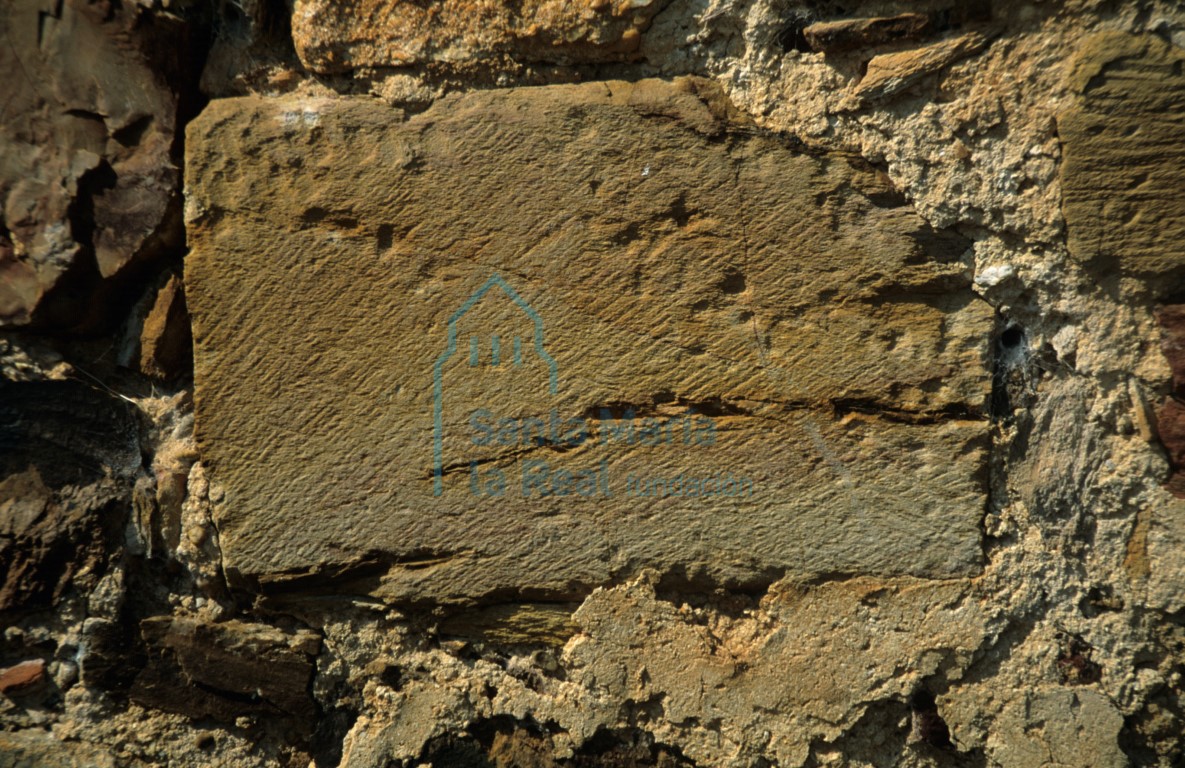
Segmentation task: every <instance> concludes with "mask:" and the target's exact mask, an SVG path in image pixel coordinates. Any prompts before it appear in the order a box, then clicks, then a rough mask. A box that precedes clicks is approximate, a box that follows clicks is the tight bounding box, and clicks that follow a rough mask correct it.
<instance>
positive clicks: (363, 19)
mask: <svg viewBox="0 0 1185 768" xmlns="http://www.w3.org/2000/svg"><path fill="white" fill-rule="evenodd" d="M665 4H666V3H665V2H664V1H663V0H577V1H576V2H572V1H571V0H526V1H525V2H521V3H500V2H491V1H490V0H477V2H474V1H473V0H446V2H443V3H435V4H431V5H423V4H421V3H417V2H412V0H364V1H363V2H348V3H340V2H333V0H297V2H296V3H295V5H294V8H293V14H292V36H293V40H294V42H295V43H296V52H297V54H298V55H299V56H300V60H301V62H302V63H303V64H304V65H305V66H306V67H308V68H309V69H312V70H314V71H317V72H339V71H342V70H348V69H357V68H360V67H392V66H401V65H407V64H417V63H422V62H426V61H448V62H459V61H466V60H468V61H473V62H478V61H481V60H482V59H486V58H491V57H497V56H513V57H519V58H522V59H525V60H527V61H550V62H558V63H572V62H593V61H614V60H620V59H622V58H625V57H627V56H629V55H630V54H632V53H634V52H635V51H637V49H638V46H639V44H640V43H641V39H642V33H643V31H645V29H646V28H647V27H648V26H649V24H650V19H651V18H652V17H653V16H654V14H655V13H657V12H658V11H659V10H660V9H661V8H662V7H663V6H664V5H665Z"/></svg>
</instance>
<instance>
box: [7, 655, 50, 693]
mask: <svg viewBox="0 0 1185 768" xmlns="http://www.w3.org/2000/svg"><path fill="white" fill-rule="evenodd" d="M44 679H45V660H44V659H31V660H29V661H22V662H21V663H19V664H15V665H13V666H11V667H8V668H7V669H0V693H4V694H12V693H19V692H21V691H25V690H28V689H30V688H32V687H34V686H36V685H37V684H38V683H40V682H42V681H43V680H44Z"/></svg>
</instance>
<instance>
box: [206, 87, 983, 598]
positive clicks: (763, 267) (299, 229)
mask: <svg viewBox="0 0 1185 768" xmlns="http://www.w3.org/2000/svg"><path fill="white" fill-rule="evenodd" d="M697 88H704V89H707V92H706V96H704V97H703V99H701V98H700V97H699V96H697V93H696V89H697ZM713 100H715V102H719V101H721V97H720V96H719V94H718V92H716V91H715V90H714V89H711V88H709V87H708V85H707V84H704V83H702V82H699V81H694V80H684V81H679V82H677V83H675V84H674V85H666V84H663V83H660V82H657V81H642V82H640V83H637V84H632V85H631V84H627V83H622V82H608V83H598V84H590V85H585V86H572V87H569V86H557V87H551V88H544V89H519V90H511V91H503V92H498V93H492V94H476V95H472V96H466V97H462V98H459V99H454V100H446V101H445V102H443V103H442V104H441V105H439V106H438V107H434V108H433V109H431V110H429V111H428V112H426V113H424V114H422V115H418V116H416V117H414V118H412V119H411V120H409V121H407V122H406V123H403V122H402V121H401V120H400V115H399V114H398V113H394V112H392V111H391V110H389V109H387V108H385V107H383V106H381V105H376V104H374V103H373V102H371V101H349V100H344V101H335V102H327V101H307V100H299V99H291V100H280V101H277V100H268V101H263V100H226V101H223V102H219V103H217V104H214V105H211V107H209V108H208V109H207V111H206V112H205V113H204V114H203V116H202V117H201V118H199V120H198V121H197V122H195V123H194V124H192V126H191V128H190V132H189V142H188V147H189V150H188V159H187V163H188V176H187V182H186V183H187V189H188V190H189V200H188V203H187V205H188V217H187V221H188V225H189V230H190V245H191V248H192V249H193V252H192V254H191V256H190V258H189V260H188V262H187V271H186V276H187V283H188V285H189V290H190V302H191V305H192V311H193V313H194V328H195V343H196V362H197V397H198V400H197V434H198V441H199V448H200V450H201V451H202V453H203V456H204V457H205V458H206V459H207V461H208V462H209V465H210V467H211V470H212V479H213V480H214V481H215V482H216V483H218V484H219V485H220V486H221V488H222V489H223V490H224V491H225V494H226V495H225V498H224V500H223V501H222V502H221V503H220V504H219V505H218V507H217V512H216V519H217V521H218V526H219V530H220V537H221V543H222V548H223V550H222V551H223V557H224V564H225V566H226V567H227V568H228V569H230V570H231V571H232V572H234V573H237V575H238V576H239V577H241V578H243V579H246V580H248V581H252V582H272V581H277V580H283V579H284V578H285V577H286V576H285V575H286V574H287V575H289V576H291V575H297V574H303V573H311V572H314V571H316V570H318V569H320V568H322V567H345V566H349V565H351V563H360V562H364V561H367V560H372V561H373V560H375V559H378V560H380V561H382V562H383V563H386V564H388V565H390V564H392V563H394V564H395V566H394V567H391V568H390V570H389V572H388V573H387V574H385V575H383V576H382V577H381V587H379V588H378V591H379V592H380V593H382V594H388V595H390V596H392V597H399V596H402V597H404V598H408V599H423V598H424V597H426V596H441V597H450V598H451V597H465V596H479V595H482V594H485V593H487V592H492V591H495V590H507V589H518V590H521V591H522V592H523V593H524V594H527V593H531V592H532V591H537V590H539V591H543V592H550V593H556V594H562V593H564V592H566V591H569V590H571V589H572V588H574V587H575V588H580V587H583V588H585V589H588V588H591V587H592V586H595V585H596V584H599V583H602V582H604V581H605V580H607V579H609V578H610V577H611V576H612V575H613V574H618V573H624V574H628V573H630V572H631V571H636V569H637V568H638V567H639V566H642V565H651V566H655V567H658V568H660V569H662V570H664V571H672V572H673V571H676V570H677V571H679V572H682V573H684V574H685V575H686V576H687V577H688V578H696V579H698V578H709V579H711V580H713V581H724V582H730V583H749V582H752V581H753V580H755V579H761V578H764V577H765V576H764V574H766V573H768V572H778V573H782V572H788V573H793V574H797V575H799V576H801V577H802V578H809V577H813V576H817V575H819V574H823V573H832V572H866V573H880V574H890V573H909V574H915V575H932V576H943V577H945V576H954V575H967V574H971V573H974V572H976V571H977V570H978V568H979V565H980V541H979V534H978V524H979V520H980V517H981V516H982V513H983V506H984V501H985V495H984V491H985V486H984V478H985V469H986V464H985V453H984V448H985V447H986V420H985V419H984V409H985V405H986V401H987V396H988V389H989V386H990V383H989V379H990V374H989V372H988V369H987V361H986V357H987V347H988V343H989V339H990V337H991V334H992V328H993V322H992V318H991V313H990V311H989V309H988V307H987V306H986V305H985V304H983V303H982V302H980V301H979V300H977V299H976V298H975V297H974V296H973V295H972V293H971V291H970V290H969V280H968V278H967V276H966V270H965V266H964V264H963V263H962V262H961V260H960V259H961V257H962V255H963V251H964V250H965V248H966V245H967V241H966V240H965V239H963V238H962V237H960V236H958V235H957V234H954V233H943V232H935V231H933V230H931V229H929V228H928V227H926V226H925V224H924V223H923V222H922V221H920V220H919V219H918V218H917V217H916V216H914V215H913V214H912V213H910V212H909V211H907V210H906V209H905V208H903V207H902V206H901V205H900V204H899V203H896V202H894V201H884V200H880V199H879V198H878V197H877V195H878V194H879V189H878V188H877V184H876V181H875V178H874V176H873V174H871V173H869V172H868V171H866V170H863V169H861V168H860V167H859V166H858V164H856V167H853V163H851V162H850V160H849V159H847V158H845V157H843V156H835V157H826V156H825V157H815V156H812V155H808V154H804V153H801V152H795V151H793V150H790V149H787V148H786V147H785V146H784V145H783V144H782V143H781V142H780V141H779V140H778V139H777V138H776V137H764V136H760V135H752V134H750V133H746V132H742V131H741V130H736V129H737V128H739V129H743V128H744V125H743V124H741V125H738V126H734V127H730V126H729V125H727V124H726V120H727V114H726V112H725V111H724V107H723V106H720V108H719V110H718V111H717V112H713V111H712V110H711V109H710V108H709V103H713ZM346 137H350V139H349V142H350V147H351V148H350V153H349V157H346V156H338V155H335V154H334V150H333V147H334V146H336V145H337V144H338V142H344V141H346ZM281 176H282V177H283V178H285V179H286V181H285V182H284V183H283V184H281V185H278V186H274V180H275V179H277V178H279V177H281ZM526 177H531V178H532V179H533V181H532V183H529V184H520V183H519V182H518V181H517V179H522V178H526ZM358 189H370V190H374V191H375V194H373V195H371V196H369V198H362V199H357V198H352V197H351V195H353V194H354V191H355V190H358ZM273 190H274V191H276V192H279V191H280V190H282V192H281V193H280V194H275V193H274V192H273ZM812 205H817V206H819V209H820V211H819V214H811V215H803V214H802V212H803V211H804V210H807V209H808V207H809V206H812ZM492 274H499V275H505V276H506V278H507V280H508V281H509V283H510V284H513V286H514V287H513V290H515V291H518V292H519V293H521V295H522V296H523V297H529V302H530V305H531V306H532V307H533V308H534V311H535V312H537V313H538V314H539V315H540V316H541V318H542V328H543V329H544V330H543V335H544V338H545V341H543V344H544V346H545V347H546V349H547V350H549V351H550V354H551V356H552V357H553V358H554V360H555V362H556V364H557V368H558V377H557V378H558V385H557V392H556V396H555V397H554V398H552V397H549V393H548V383H547V382H548V379H547V371H546V370H545V367H544V366H543V365H542V364H540V365H538V366H532V364H531V361H530V360H528V361H527V362H526V363H524V365H522V366H521V367H517V368H516V367H512V365H511V361H510V357H511V351H510V345H511V338H512V337H513V336H515V334H519V335H520V336H523V337H525V338H526V339H527V343H529V342H530V338H531V335H530V334H531V329H530V328H529V327H528V328H527V329H526V330H525V331H524V330H523V325H522V320H526V321H527V322H528V323H530V318H528V317H527V316H526V315H525V314H522V313H520V312H519V309H518V308H516V306H515V305H514V304H513V302H512V301H511V300H510V297H509V295H508V294H507V293H506V292H505V290H504V289H503V287H502V285H501V284H499V285H496V286H494V287H493V288H491V290H490V292H489V293H488V294H483V295H482V296H483V297H482V299H481V301H480V302H479V303H478V304H476V305H475V307H474V308H473V311H472V313H471V314H469V315H467V316H466V317H465V318H464V320H463V323H460V324H459V325H458V326H457V327H458V328H461V329H462V330H461V331H460V338H461V339H462V342H461V343H462V344H464V343H465V342H467V341H469V334H470V333H473V334H477V335H478V336H480V337H481V341H480V344H481V345H482V346H481V350H482V351H481V352H480V354H481V357H482V360H483V361H484V363H483V365H482V366H478V367H473V366H472V362H471V361H470V362H469V363H468V364H467V363H466V361H465V358H466V357H467V355H468V350H466V351H465V352H462V353H459V354H458V355H457V358H454V359H453V362H451V363H450V364H448V366H447V367H444V368H443V369H442V371H443V373H442V374H441V375H442V385H441V386H442V393H443V397H442V399H443V408H442V422H441V424H442V426H441V429H442V465H443V467H444V469H445V470H446V471H445V473H444V477H443V479H442V488H441V490H442V491H443V493H442V495H440V496H439V498H437V497H435V496H434V484H433V471H432V466H433V464H432V462H433V443H432V440H431V436H432V435H433V412H434V411H433V408H434V405H433V403H434V401H433V392H434V390H433V375H434V374H433V371H434V367H433V366H434V361H436V360H437V359H438V358H439V356H440V355H441V354H442V352H443V351H444V350H445V348H446V347H447V346H448V343H449V341H448V340H449V336H448V334H449V332H450V327H449V325H448V323H449V318H450V315H452V314H453V313H454V312H456V311H457V310H458V308H460V307H461V306H462V305H463V304H464V303H465V302H466V299H467V298H468V297H469V296H470V295H471V294H475V292H478V291H479V290H481V288H482V286H483V284H486V283H487V280H489V279H490V275H492ZM281 291H282V292H283V294H282V295H283V296H284V298H283V299H282V300H281V302H280V303H277V302H276V301H275V300H274V299H270V298H265V297H277V298H278V297H279V296H280V295H281V294H280V292H281ZM327 297H332V300H333V302H334V304H333V305H326V304H324V301H325V299H326V298H327ZM261 299H262V300H261ZM334 307H342V308H347V309H346V311H347V312H348V313H349V315H348V316H347V317H342V316H341V315H339V313H338V312H337V311H336V309H334ZM516 317H518V318H521V320H520V319H516ZM466 328H467V329H469V330H464V329H466ZM499 331H501V332H502V337H501V338H502V339H504V344H505V346H506V351H505V353H504V355H505V357H506V363H505V365H503V366H501V367H496V366H495V365H493V364H492V363H491V358H490V357H489V349H488V348H487V346H486V345H487V344H488V343H489V341H488V339H489V337H490V336H491V335H496V334H497V333H498V332H499ZM466 346H467V345H466ZM524 355H528V356H529V357H531V358H535V352H533V351H531V350H530V349H528V350H527V351H526V352H524ZM294 356H295V357H296V358H297V359H301V360H305V361H307V362H306V363H305V364H304V365H302V366H296V367H294V366H293V365H292V364H291V360H292V359H293V357H294ZM540 363H542V361H540ZM541 375H542V378H540V376H541ZM248 377H253V378H254V381H256V382H257V383H258V385H259V386H255V387H244V386H242V382H243V381H245V380H246V379H247V378H248ZM347 380H348V381H350V382H351V384H350V386H349V388H348V389H346V390H343V387H342V385H341V382H344V381H347ZM478 409H483V410H484V411H485V412H488V413H491V414H493V415H492V416H491V417H490V419H494V418H495V417H497V418H502V417H507V418H508V417H515V418H519V419H522V418H531V417H538V418H539V419H541V420H543V421H548V422H550V421H552V418H551V417H550V416H549V411H550V410H555V411H556V412H557V413H558V415H559V416H558V417H559V418H560V419H564V420H568V419H577V420H578V421H577V424H582V425H587V427H586V428H587V429H588V430H589V431H590V432H591V433H595V434H590V435H589V439H588V440H587V441H585V442H584V443H582V444H581V445H580V446H579V447H578V448H576V449H575V450H571V451H561V449H563V448H564V447H565V444H563V441H562V440H561V441H560V442H561V444H559V445H545V446H538V445H534V444H532V443H531V442H530V440H533V435H534V433H532V437H531V438H529V439H527V438H523V437H522V436H520V435H510V436H507V435H506V433H505V432H501V431H500V432H499V433H498V436H497V437H496V439H491V440H486V439H485V437H483V436H482V433H480V432H477V431H475V430H474V428H473V427H472V426H471V423H472V421H471V418H472V417H471V414H473V413H475V412H477V410H478ZM688 409H694V410H696V411H698V412H699V413H702V414H707V415H706V416H698V417H695V420H694V427H693V428H694V429H696V430H699V428H700V424H701V423H703V422H708V425H709V426H712V424H713V423H714V425H715V426H714V427H712V428H713V429H714V431H715V432H716V433H718V434H716V435H715V437H714V439H713V442H712V443H711V444H699V443H697V442H696V441H697V440H699V439H700V438H699V437H695V438H692V439H691V440H690V443H691V444H688V442H689V441H688V434H689V432H688V429H689V425H690V424H691V423H692V422H693V419H692V418H690V417H684V416H683V414H684V413H686V412H687V411H688ZM631 412H632V413H635V414H637V416H638V417H639V418H643V417H645V418H647V419H652V420H653V419H657V420H662V421H666V420H671V421H673V422H674V424H675V426H674V427H673V430H674V431H675V433H676V434H675V436H674V437H673V438H672V437H670V436H669V435H668V436H666V437H663V436H661V435H660V436H658V437H655V438H653V439H647V438H646V437H645V436H644V434H643V433H642V432H641V430H642V429H643V428H644V427H643V426H642V425H641V424H639V425H638V426H637V427H636V429H637V430H638V431H639V436H638V437H637V438H636V439H630V440H628V441H627V440H626V439H622V438H618V437H614V436H613V435H612V432H611V430H612V429H614V428H624V427H622V425H623V424H624V423H626V422H627V421H629V422H630V424H631V425H632V421H630V416H629V413H631ZM685 419H686V420H685ZM499 423H501V422H499ZM630 428H631V429H635V427H633V426H630ZM500 429H504V428H503V427H500ZM696 434H697V435H698V434H699V433H698V432H697V433H696ZM554 437H555V436H554V435H552V439H553V442H554ZM482 440H485V442H486V443H489V444H488V445H474V444H473V443H472V442H471V441H473V442H481V441H482ZM653 443H658V444H657V445H655V444H653ZM313 456H316V459H315V461H316V462H317V467H318V469H317V471H316V473H315V475H310V474H309V466H308V462H309V461H310V460H311V458H312V457H313ZM470 461H479V462H481V465H480V472H481V478H482V479H481V480H475V477H476V473H478V472H479V470H478V469H477V468H476V467H473V468H471V467H470V464H469V462H470ZM531 461H537V462H545V464H546V466H547V467H548V470H547V472H548V473H550V474H549V475H548V477H549V478H550V477H552V476H553V475H554V474H555V473H558V472H560V471H569V470H570V471H573V472H579V471H583V470H586V469H587V468H589V467H600V469H597V470H596V473H597V475H596V477H597V479H596V481H595V482H596V486H595V487H591V486H590V488H589V491H590V492H589V493H585V492H584V490H582V489H580V488H577V489H573V488H571V487H568V488H566V489H565V488H561V487H559V486H555V485H553V482H556V481H552V480H550V479H549V480H547V481H546V484H543V483H537V484H536V485H537V486H538V487H537V488H528V487H527V483H528V482H529V481H528V478H529V477H530V476H532V475H534V476H538V475H539V474H541V473H542V472H543V470H540V469H532V465H531V464H530V463H529V462H531ZM491 467H493V468H496V470H491ZM905 467H908V468H909V469H908V471H907V472H906V473H902V471H901V470H902V469H903V468H905ZM454 468H455V469H454ZM561 468H562V469H561ZM490 471H498V472H502V473H503V474H504V478H505V482H506V483H508V484H509V488H507V489H505V493H504V494H502V495H499V496H498V497H497V498H493V497H490V496H489V495H488V494H487V495H486V496H484V497H479V496H478V495H475V494H474V491H473V488H474V484H475V483H481V484H483V486H482V487H484V484H485V483H487V480H486V478H487V477H489V475H488V473H489V472H490ZM721 472H727V473H728V474H729V475H730V476H731V477H735V478H747V479H748V480H749V482H750V483H751V486H752V487H751V488H749V489H748V490H747V491H745V492H744V493H743V494H737V496H735V497H724V496H714V497H711V498H685V497H675V496H674V495H672V496H671V497H668V498H665V499H657V500H654V499H647V498H637V497H639V496H642V495H646V494H644V493H641V492H637V490H636V489H632V488H631V486H630V480H629V479H630V478H631V477H638V478H644V479H646V480H647V481H648V482H649V481H650V479H652V478H674V477H676V476H678V475H679V474H683V475H685V476H687V477H693V476H694V477H713V476H715V473H721ZM362 488H365V489H366V491H365V493H364V494H363V495H359V493H358V491H359V489H362ZM552 491H554V493H552ZM652 495H653V494H652ZM609 496H611V497H612V498H609ZM874 499H875V500H874ZM652 504H653V505H654V506H653V511H652V512H645V510H647V509H651V505H652ZM557 515H558V517H557ZM310 520H317V521H318V522H317V523H316V524H315V525H309V524H308V521H310ZM277 530H284V531H287V532H288V533H287V534H286V535H284V536H282V537H277V536H275V535H274V532H275V531H277ZM919 546H920V547H921V551H919ZM708 553H711V554H710V555H709V554H708ZM905 553H909V555H910V556H909V557H908V558H904V559H903V558H902V555H903V554H905ZM405 560H407V561H411V562H409V563H408V565H407V566H402V565H399V563H400V562H401V561H405Z"/></svg>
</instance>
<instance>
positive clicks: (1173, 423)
mask: <svg viewBox="0 0 1185 768" xmlns="http://www.w3.org/2000/svg"><path fill="white" fill-rule="evenodd" d="M1156 422H1157V431H1158V432H1159V433H1160V442H1161V444H1162V445H1164V449H1165V452H1166V453H1168V458H1169V463H1170V464H1171V465H1172V467H1173V474H1172V476H1170V477H1169V480H1168V486H1167V487H1168V489H1169V490H1170V491H1172V493H1173V495H1175V496H1178V497H1180V498H1185V482H1182V480H1183V479H1185V475H1183V473H1182V472H1181V470H1182V468H1185V404H1182V403H1180V402H1179V401H1177V400H1175V399H1172V398H1170V399H1169V400H1168V401H1166V402H1165V404H1164V405H1163V406H1161V409H1160V413H1158V414H1157V417H1156Z"/></svg>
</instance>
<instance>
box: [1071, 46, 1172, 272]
mask: <svg viewBox="0 0 1185 768" xmlns="http://www.w3.org/2000/svg"><path fill="white" fill-rule="evenodd" d="M1068 79H1069V82H1068V87H1069V89H1070V90H1071V92H1072V93H1073V94H1074V97H1073V98H1072V99H1070V100H1069V103H1068V105H1067V107H1066V108H1065V110H1064V111H1063V112H1062V113H1061V114H1060V115H1059V116H1058V121H1057V126H1058V133H1059V135H1060V136H1061V140H1062V152H1063V156H1064V159H1063V162H1062V166H1061V181H1062V189H1063V196H1064V202H1063V204H1062V208H1063V211H1064V213H1065V216H1066V230H1067V232H1066V234H1067V237H1066V241H1067V245H1068V246H1069V248H1070V253H1071V254H1073V255H1074V256H1075V257H1077V258H1079V259H1081V260H1083V261H1086V262H1089V263H1092V264H1094V265H1095V266H1097V267H1102V268H1111V267H1114V266H1118V267H1120V268H1121V270H1122V271H1124V272H1127V273H1129V274H1136V275H1143V276H1145V277H1158V276H1159V277H1161V278H1162V279H1163V282H1161V281H1157V282H1156V283H1154V286H1155V288H1156V289H1157V292H1158V293H1161V294H1162V295H1169V294H1172V293H1174V292H1175V291H1176V290H1179V289H1180V286H1181V283H1182V278H1183V277H1185V196H1183V195H1182V194H1181V188H1182V186H1183V185H1185V145H1182V142H1181V137H1182V136H1183V135H1185V53H1182V51H1181V49H1180V48H1176V47H1174V46H1172V45H1169V44H1168V43H1166V42H1164V41H1163V40H1161V39H1160V38H1158V37H1156V36H1154V35H1147V36H1136V35H1128V34H1124V33H1120V32H1107V33H1103V34H1098V35H1095V36H1093V37H1091V38H1089V39H1087V40H1086V41H1084V42H1083V44H1082V46H1081V48H1080V50H1079V51H1078V53H1077V56H1076V57H1075V60H1074V61H1073V65H1072V67H1071V68H1070V76H1069V78H1068Z"/></svg>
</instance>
